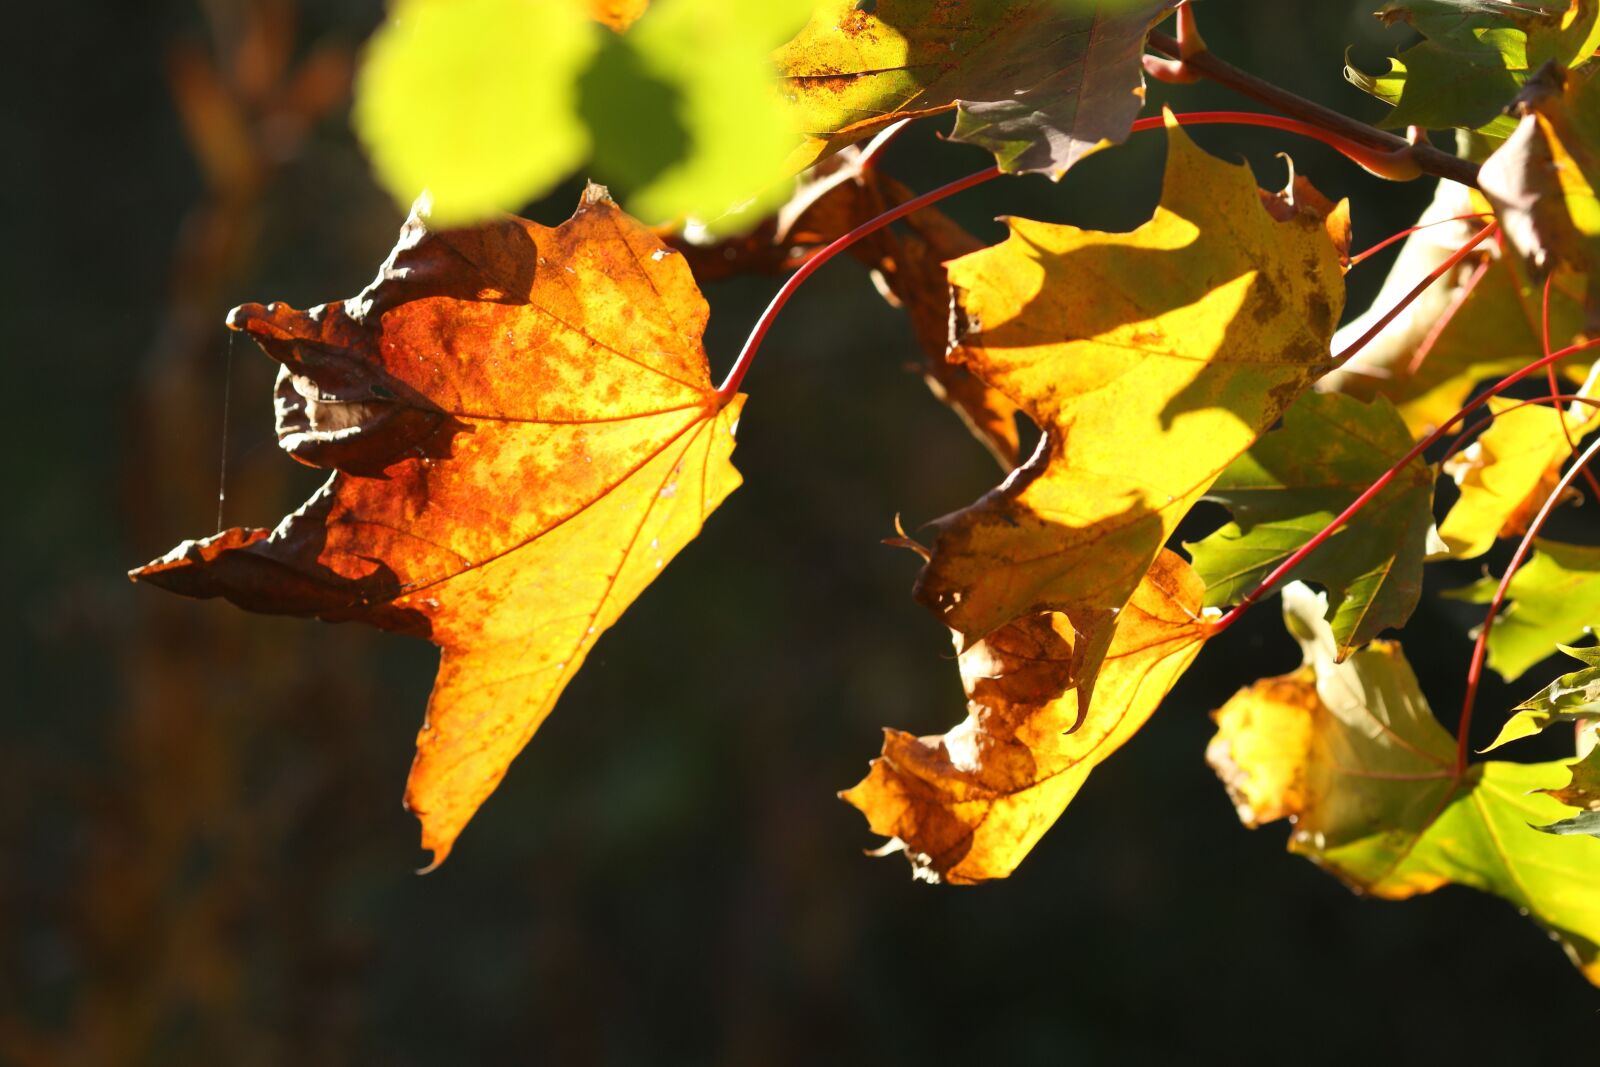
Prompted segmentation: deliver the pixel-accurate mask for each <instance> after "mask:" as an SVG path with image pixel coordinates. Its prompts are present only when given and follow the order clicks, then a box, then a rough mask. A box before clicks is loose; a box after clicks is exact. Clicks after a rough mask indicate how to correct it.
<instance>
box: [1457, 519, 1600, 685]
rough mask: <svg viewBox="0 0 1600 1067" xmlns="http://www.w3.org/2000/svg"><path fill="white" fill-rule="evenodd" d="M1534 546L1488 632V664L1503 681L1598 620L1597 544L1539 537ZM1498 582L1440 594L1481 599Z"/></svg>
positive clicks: (1490, 596) (1485, 580) (1489, 594)
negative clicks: (1505, 604)
mask: <svg viewBox="0 0 1600 1067" xmlns="http://www.w3.org/2000/svg"><path fill="white" fill-rule="evenodd" d="M1534 547H1535V551H1534V554H1533V559H1532V560H1530V561H1529V562H1528V563H1527V565H1526V566H1524V567H1523V568H1522V569H1521V570H1519V571H1518V572H1517V573H1516V574H1515V575H1514V576H1513V577H1512V579H1511V585H1510V587H1509V589H1507V595H1508V598H1509V600H1510V607H1508V608H1507V609H1506V610H1505V612H1504V613H1503V614H1502V615H1501V616H1500V617H1499V618H1498V619H1496V620H1495V624H1494V629H1493V630H1491V631H1490V632H1489V666H1490V667H1492V668H1494V669H1495V670H1496V671H1497V672H1499V674H1500V677H1502V678H1504V679H1505V680H1506V681H1508V682H1509V681H1513V680H1515V679H1517V678H1519V677H1521V676H1522V674H1523V672H1525V671H1526V670H1527V669H1528V668H1529V667H1532V666H1534V665H1535V664H1537V663H1540V662H1541V661H1543V660H1545V659H1548V658H1549V657H1550V656H1553V655H1555V652H1556V648H1557V646H1558V645H1559V644H1560V643H1561V642H1563V641H1574V640H1577V639H1578V638H1579V637H1582V636H1583V634H1584V633H1585V632H1586V631H1587V630H1589V629H1590V628H1591V627H1593V626H1594V625H1596V624H1597V623H1600V547H1592V546H1588V545H1567V544H1561V543H1560V542H1557V541H1543V540H1541V541H1535V542H1534ZM1498 585H1499V581H1498V580H1497V579H1495V578H1483V579H1480V580H1479V581H1476V582H1474V583H1473V584H1471V585H1469V586H1465V587H1463V588H1460V589H1452V590H1450V591H1449V592H1447V593H1446V594H1445V595H1446V596H1449V597H1454V598H1456V599H1458V600H1466V601H1469V602H1471V603H1474V604H1487V603H1489V602H1490V601H1491V600H1493V599H1494V591H1495V588H1496V587H1497V586H1498ZM1574 654H1575V655H1578V656H1579V657H1580V658H1582V657H1583V655H1584V653H1581V652H1580V653H1574Z"/></svg>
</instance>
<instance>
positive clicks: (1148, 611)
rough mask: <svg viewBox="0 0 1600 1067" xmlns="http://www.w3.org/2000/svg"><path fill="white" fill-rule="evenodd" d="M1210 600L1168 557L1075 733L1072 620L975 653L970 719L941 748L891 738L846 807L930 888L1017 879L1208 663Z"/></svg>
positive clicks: (1025, 630) (967, 658)
mask: <svg viewBox="0 0 1600 1067" xmlns="http://www.w3.org/2000/svg"><path fill="white" fill-rule="evenodd" d="M1204 596H1205V585H1204V583H1202V582H1201V581H1200V579H1199V578H1198V577H1196V576H1195V574H1194V572H1193V571H1192V570H1190V569H1189V565H1188V564H1187V563H1185V562H1184V561H1183V559H1182V557H1180V556H1178V555H1176V554H1175V553H1172V552H1169V551H1163V552H1162V553H1161V555H1160V556H1159V557H1158V558H1157V559H1156V562H1155V565H1154V566H1153V567H1152V568H1151V569H1150V572H1149V573H1148V574H1147V575H1145V577H1144V580H1143V581H1142V582H1141V583H1140V584H1139V587H1138V589H1137V590H1136V591H1135V592H1134V594H1133V599H1132V600H1131V601H1130V602H1129V604H1128V606H1127V608H1126V609H1125V610H1124V611H1123V612H1122V619H1121V624H1120V625H1119V626H1118V627H1117V629H1116V635H1115V637H1113V638H1112V640H1111V645H1110V648H1109V650H1107V651H1106V653H1105V660H1104V665H1103V666H1102V668H1101V671H1100V677H1099V681H1098V683H1097V686H1096V689H1095V703H1094V707H1093V709H1091V710H1090V711H1089V714H1088V715H1087V717H1086V718H1084V719H1083V721H1082V724H1081V725H1079V726H1078V727H1077V729H1074V728H1073V727H1074V725H1075V724H1077V723H1078V721H1079V717H1080V715H1081V714H1082V710H1083V709H1082V708H1081V707H1080V706H1079V690H1077V689H1075V688H1074V687H1073V686H1074V680H1075V678H1076V676H1077V674H1078V672H1079V670H1080V669H1081V665H1080V663H1079V662H1078V661H1079V660H1080V659H1081V658H1082V657H1081V656H1080V655H1079V653H1080V652H1081V647H1080V642H1079V639H1078V638H1077V635H1076V634H1075V633H1074V631H1073V628H1072V626H1071V625H1070V623H1068V622H1067V620H1066V618H1065V617H1064V616H1062V615H1060V614H1057V613H1045V614H1040V615H1032V616H1028V617H1026V618H1022V619H1018V620H1017V621H1015V622H1013V623H1011V624H1010V625H1008V626H1005V627H1003V628H1002V629H1000V630H998V631H996V632H995V633H993V634H991V635H989V636H988V637H987V638H985V639H984V640H982V641H979V642H977V643H975V644H973V645H971V646H970V647H968V648H967V649H966V651H964V652H962V653H961V656H960V660H959V663H960V667H961V681H962V685H963V686H964V687H965V688H966V692H967V709H968V710H967V718H966V721H964V722H963V723H961V725H959V726H957V727H956V728H955V729H953V730H951V731H950V732H948V733H946V734H943V735H940V736H936V737H913V736H912V735H911V734H908V733H904V732H902V731H899V730H886V731H884V742H883V755H881V756H880V757H878V758H877V759H875V760H873V761H872V767H871V770H870V771H869V772H868V774H867V777H866V778H865V779H864V780H862V781H861V782H860V783H859V784H858V785H856V786H855V787H854V788H853V789H851V790H849V791H848V792H846V793H844V794H842V795H843V797H844V799H845V800H847V801H849V802H850V803H851V804H853V805H855V806H856V807H857V808H860V809H861V811H862V812H863V813H864V814H865V815H866V816H867V820H868V822H869V823H870V824H871V827H872V830H873V831H874V832H875V833H879V834H883V835H884V836H886V837H889V838H890V839H891V841H890V843H889V845H888V846H886V849H885V851H897V850H900V849H903V850H904V851H905V853H906V855H907V856H908V857H909V858H910V860H911V865H912V870H913V872H914V873H915V874H916V876H917V877H919V878H923V879H925V880H928V881H933V882H938V881H946V882H952V883H956V884H970V883H974V882H982V881H986V880H988V879H992V878H1004V877H1006V876H1007V875H1009V874H1010V873H1011V872H1012V871H1013V870H1014V869H1015V868H1016V866H1017V864H1018V863H1020V862H1021V861H1022V859H1023V857H1025V856H1026V855H1027V854H1028V852H1029V851H1030V850H1032V848H1033V846H1034V845H1035V844H1036V843H1037V842H1038V840H1039V838H1040V837H1042V836H1043V835H1044V833H1045V831H1046V830H1048V829H1049V828H1050V826H1051V825H1052V824H1053V823H1054V822H1055V821H1056V819H1057V818H1058V817H1059V816H1060V815H1061V813H1062V811H1063V810H1065V808H1066V806H1067V804H1068V803H1070V802H1071V800H1072V798H1073V797H1074V796H1076V795H1077V793H1078V790H1079V788H1081V787H1082V785H1083V783H1084V780H1085V779H1086V778H1088V776H1089V773H1090V772H1091V771H1093V770H1094V768H1096V767H1097V766H1099V765H1100V764H1101V763H1102V762H1103V761H1104V760H1105V759H1106V757H1108V756H1110V755H1111V753H1113V752H1115V751H1116V750H1117V749H1118V748H1120V747H1121V746H1122V744H1123V742H1125V741H1127V740H1128V738H1130V737H1132V736H1133V735H1134V734H1135V733H1136V732H1137V731H1138V730H1139V728H1140V727H1141V726H1143V725H1144V723H1145V720H1147V719H1148V718H1149V717H1150V715H1151V714H1152V713H1153V712H1154V711H1155V710H1156V707H1157V705H1159V704H1160V703H1161V700H1162V698H1163V697H1164V696H1166V694H1167V691H1168V690H1169V689H1171V688H1172V684H1173V683H1174V682H1175V681H1177V679H1178V677H1179V676H1180V675H1182V674H1183V672H1184V670H1185V669H1186V668H1187V667H1188V666H1189V663H1190V662H1191V661H1192V660H1193V659H1194V657H1195V654H1196V653H1198V652H1199V651H1200V646H1201V644H1202V642H1203V639H1204V625H1203V623H1202V622H1201V621H1200V619H1199V612H1200V607H1201V601H1202V600H1203V599H1204ZM956 642H957V646H958V647H959V646H960V644H961V640H960V635H959V634H958V635H956Z"/></svg>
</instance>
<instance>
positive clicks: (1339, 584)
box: [1185, 393, 1434, 657]
mask: <svg viewBox="0 0 1600 1067" xmlns="http://www.w3.org/2000/svg"><path fill="white" fill-rule="evenodd" d="M1410 447H1411V434H1410V432H1409V431H1408V430H1407V429H1406V426H1405V423H1403V422H1402V421H1401V420H1400V417H1399V415H1397V414H1396V413H1395V410H1394V407H1393V406H1392V405H1390V404H1389V402H1388V401H1387V400H1384V399H1382V398H1379V399H1378V400H1375V401H1373V402H1372V403H1370V404H1363V403H1361V402H1360V401H1358V400H1355V399H1353V398H1351V397H1347V396H1341V395H1339V394H1337V393H1307V394H1306V395H1304V396H1302V397H1301V398H1300V399H1299V400H1298V401H1296V402H1295V405H1294V406H1293V407H1291V408H1290V409H1289V410H1288V412H1287V413H1286V414H1285V415H1284V419H1283V426H1282V427H1281V428H1280V429H1277V430H1274V431H1273V432H1271V433H1269V434H1267V435H1266V436H1264V437H1262V438H1261V440H1259V441H1257V442H1256V443H1255V444H1254V445H1252V446H1251V448H1250V450H1249V451H1248V452H1246V453H1245V454H1244V455H1242V456H1240V457H1239V458H1238V459H1236V460H1234V461H1233V462H1232V463H1231V464H1229V465H1228V468H1227V469H1226V470H1225V471H1223V472H1222V475H1221V477H1219V478H1218V479H1217V481H1216V483H1215V484H1214V485H1213V486H1212V487H1211V490H1210V492H1209V493H1207V494H1206V495H1207V497H1208V498H1209V499H1212V500H1216V501H1218V502H1220V503H1222V504H1225V505H1226V506H1227V508H1228V510H1229V511H1231V512H1232V513H1233V518H1234V521H1233V522H1232V523H1229V524H1228V525H1227V526H1224V527H1223V528H1222V529H1220V530H1218V531H1217V532H1216V533H1214V534H1212V535H1210V536H1209V537H1207V538H1205V539H1204V540H1202V541H1199V542H1196V543H1195V544H1191V545H1186V546H1185V547H1186V548H1187V549H1188V550H1189V553H1190V556H1191V558H1192V559H1193V560H1194V566H1195V571H1196V572H1197V573H1198V574H1199V575H1200V577H1201V578H1202V579H1203V580H1204V581H1205V583H1206V606H1207V607H1222V606H1226V605H1228V604H1233V603H1237V602H1238V600H1239V599H1240V598H1241V597H1242V596H1244V594H1246V593H1248V592H1249V591H1250V590H1251V589H1253V588H1254V587H1255V586H1256V585H1258V584H1259V583H1260V582H1261V580H1262V579H1263V578H1265V577H1266V575H1267V573H1268V572H1269V571H1271V570H1272V568H1274V567H1276V566H1277V565H1278V564H1279V563H1282V562H1283V561H1284V560H1285V559H1286V558H1288V557H1289V556H1290V555H1291V554H1292V553H1294V552H1295V551H1297V550H1298V549H1299V548H1300V547H1301V546H1303V545H1304V544H1305V543H1306V542H1307V541H1309V540H1310V539H1311V538H1312V537H1314V536H1315V535H1316V534H1317V533H1319V532H1320V531H1321V530H1322V529H1323V528H1324V527H1325V526H1327V525H1328V523H1329V522H1331V521H1332V520H1333V519H1334V517H1335V516H1337V515H1338V514H1339V512H1341V511H1343V510H1344V509H1345V507H1347V506H1348V505H1349V504H1350V503H1351V502H1352V501H1354V500H1355V499H1356V497H1357V496H1359V495H1361V493H1362V492H1363V491H1365V490H1366V488H1367V487H1368V486H1369V485H1371V484H1372V483H1373V482H1374V481H1376V480H1377V479H1378V477H1379V476H1380V475H1382V474H1383V473H1384V472H1385V471H1387V470H1388V469H1389V468H1390V467H1392V466H1393V465H1394V464H1395V463H1397V462H1399V460H1400V458H1401V457H1402V456H1404V455H1405V453H1406V451H1407V450H1408V449H1409V448H1410ZM1433 482H1434V475H1433V469H1432V468H1431V467H1429V466H1428V464H1427V463H1425V462H1423V460H1422V459H1421V458H1420V457H1419V458H1417V459H1414V460H1412V461H1411V462H1410V463H1409V464H1407V465H1406V466H1405V468H1404V469H1403V470H1402V471H1401V472H1400V474H1399V475H1398V476H1397V477H1396V478H1395V480H1394V481H1393V482H1391V483H1390V484H1389V486H1388V487H1387V488H1386V489H1384V491H1383V492H1382V493H1380V494H1379V495H1378V496H1376V497H1374V498H1373V500H1372V501H1371V502H1370V503H1369V504H1367V506H1366V507H1365V508H1363V509H1362V510H1361V511H1360V512H1358V513H1357V514H1356V516H1355V517H1354V518H1353V519H1351V520H1350V522H1348V523H1346V524H1345V525H1344V526H1342V527H1340V529H1339V530H1338V532H1336V533H1335V534H1334V535H1333V536H1332V537H1330V538H1328V540H1327V541H1325V542H1323V544H1322V545H1321V546H1320V547H1318V548H1317V549H1316V551H1314V552H1312V553H1311V555H1309V556H1307V557H1306V558H1305V560H1303V561H1302V562H1301V563H1300V565H1299V566H1298V568H1297V569H1296V571H1295V574H1296V575H1297V576H1298V577H1300V578H1302V579H1304V580H1306V581H1311V582H1316V583H1318V584H1320V585H1322V586H1324V587H1325V588H1326V589H1327V590H1328V611H1329V616H1328V618H1329V621H1330V622H1331V623H1332V624H1333V633H1334V637H1335V639H1336V640H1337V641H1338V645H1339V655H1340V656H1341V657H1342V656H1345V655H1348V654H1349V653H1350V651H1351V650H1352V649H1354V648H1355V647H1357V646H1359V645H1364V644H1366V643H1367V642H1368V641H1370V640H1372V639H1373V638H1374V637H1376V636H1378V634H1379V633H1380V632H1381V631H1382V630H1384V629H1385V628H1387V627H1398V626H1403V625H1404V624H1405V621H1406V619H1408V618H1410V616H1411V612H1412V611H1413V610H1414V609H1415V608H1416V606H1417V599H1418V597H1419V596H1420V595H1421V593H1422V560H1423V556H1424V555H1425V554H1426V551H1427V543H1428V530H1429V528H1430V527H1431V526H1432V525H1433Z"/></svg>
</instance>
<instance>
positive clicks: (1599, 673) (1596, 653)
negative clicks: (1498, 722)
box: [1484, 645, 1600, 752]
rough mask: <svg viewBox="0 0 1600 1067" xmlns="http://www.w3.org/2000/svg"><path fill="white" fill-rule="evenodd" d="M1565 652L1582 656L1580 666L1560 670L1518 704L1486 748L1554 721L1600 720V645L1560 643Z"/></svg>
mask: <svg viewBox="0 0 1600 1067" xmlns="http://www.w3.org/2000/svg"><path fill="white" fill-rule="evenodd" d="M1560 648H1561V651H1563V652H1565V653H1566V654H1567V655H1569V656H1572V657H1574V658H1575V659H1578V660H1581V661H1582V662H1583V663H1584V664H1585V665H1586V666H1584V668H1583V669H1582V670H1577V671H1572V672H1571V673H1570V674H1563V675H1562V676H1561V677H1559V678H1557V679H1556V680H1555V681H1553V682H1551V683H1550V684H1549V685H1547V686H1545V687H1544V688H1543V689H1541V690H1539V691H1538V692H1537V693H1535V694H1534V695H1533V696H1531V697H1529V698H1528V699H1527V700H1524V701H1523V702H1522V703H1521V704H1518V705H1517V706H1516V708H1514V709H1513V710H1514V711H1515V712H1516V714H1514V715H1512V716H1511V718H1509V719H1507V720H1506V724H1505V726H1503V727H1501V728H1500V736H1499V737H1496V738H1495V739H1494V742H1493V743H1492V744H1491V745H1490V746H1489V748H1488V749H1484V751H1485V752H1487V751H1489V749H1495V748H1499V747H1500V746H1501V745H1504V744H1507V743H1509V742H1512V741H1516V740H1519V739H1520V738H1524V737H1531V736H1532V735H1534V734H1536V733H1538V732H1539V731H1541V730H1543V729H1545V728H1547V727H1550V726H1554V725H1556V724H1557V723H1579V722H1587V721H1592V720H1600V646H1596V647H1594V648H1568V647H1567V646H1566V645H1562V646H1560Z"/></svg>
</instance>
